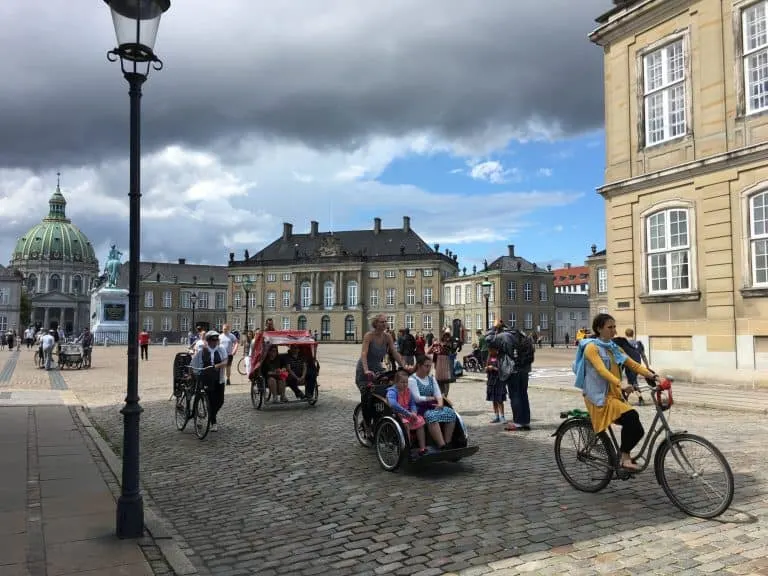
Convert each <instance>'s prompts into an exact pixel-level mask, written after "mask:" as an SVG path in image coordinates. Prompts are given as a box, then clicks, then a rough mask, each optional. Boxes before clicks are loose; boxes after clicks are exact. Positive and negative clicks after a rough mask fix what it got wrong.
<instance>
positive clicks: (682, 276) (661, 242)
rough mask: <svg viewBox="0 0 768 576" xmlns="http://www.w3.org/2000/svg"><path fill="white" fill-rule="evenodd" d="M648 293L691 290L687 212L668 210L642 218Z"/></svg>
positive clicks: (683, 210) (680, 209) (677, 209)
mask: <svg viewBox="0 0 768 576" xmlns="http://www.w3.org/2000/svg"><path fill="white" fill-rule="evenodd" d="M646 234H647V237H648V239H647V250H648V261H647V266H648V292H649V293H651V294H659V293H664V292H685V291H688V290H690V289H691V266H690V262H691V245H690V234H689V227H688V210H686V209H683V208H670V209H667V210H662V211H661V212H656V213H654V214H651V215H650V216H648V217H647V218H646Z"/></svg>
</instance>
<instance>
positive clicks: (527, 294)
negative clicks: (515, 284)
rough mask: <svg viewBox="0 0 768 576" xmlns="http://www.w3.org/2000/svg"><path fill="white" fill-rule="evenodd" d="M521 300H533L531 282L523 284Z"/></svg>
mask: <svg viewBox="0 0 768 576" xmlns="http://www.w3.org/2000/svg"><path fill="white" fill-rule="evenodd" d="M523 298H525V301H526V302H530V301H531V300H533V282H526V283H525V284H523Z"/></svg>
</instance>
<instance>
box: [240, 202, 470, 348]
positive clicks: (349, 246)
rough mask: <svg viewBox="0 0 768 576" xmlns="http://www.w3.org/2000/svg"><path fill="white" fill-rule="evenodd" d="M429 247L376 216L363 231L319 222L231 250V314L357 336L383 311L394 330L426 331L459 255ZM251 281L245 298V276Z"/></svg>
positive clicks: (340, 337)
mask: <svg viewBox="0 0 768 576" xmlns="http://www.w3.org/2000/svg"><path fill="white" fill-rule="evenodd" d="M439 248H440V247H439V245H435V246H434V247H430V246H429V245H427V243H426V242H424V240H422V239H421V237H420V236H419V235H418V234H417V233H416V232H415V231H414V230H413V229H412V228H411V222H410V218H409V217H407V216H406V217H404V218H403V224H402V227H399V228H391V229H389V228H383V227H382V222H381V219H379V218H375V219H374V223H373V227H372V228H371V229H369V230H348V231H339V232H321V231H320V230H319V224H318V223H317V222H314V221H313V222H311V224H310V231H309V232H308V233H305V234H296V233H294V231H293V225H292V224H289V223H286V224H284V225H283V235H282V236H281V237H280V238H278V239H277V240H275V241H274V242H272V243H271V244H269V245H268V246H267V247H265V248H264V249H263V250H261V251H259V252H257V253H256V254H254V255H253V256H248V253H247V252H246V256H245V258H243V260H236V259H235V255H234V254H230V260H229V270H228V273H229V296H230V300H229V317H230V318H231V319H232V324H233V327H234V328H235V329H239V330H242V329H243V328H244V327H245V325H246V324H245V316H246V303H247V310H248V323H249V325H250V327H252V328H254V327H263V326H264V325H265V322H266V320H267V319H268V318H272V320H273V322H274V325H275V328H276V329H278V330H280V329H301V330H310V331H313V332H314V331H317V333H318V337H319V338H321V339H322V340H326V341H336V342H339V341H356V340H359V339H360V338H362V335H363V334H364V333H365V332H366V331H367V330H368V329H369V319H370V318H371V317H372V316H373V315H375V314H379V313H381V314H385V315H386V317H387V322H388V324H389V326H390V328H392V329H400V328H410V329H411V330H413V331H425V332H426V331H430V330H436V329H437V328H439V327H440V326H441V324H442V322H443V308H442V301H441V288H442V285H443V284H442V282H443V279H444V278H447V277H449V276H454V275H455V274H456V271H457V264H456V260H457V257H456V256H454V255H451V254H450V253H449V252H448V251H446V253H445V254H441V253H440V252H439ZM246 279H250V281H251V283H252V287H251V289H250V290H249V292H248V297H247V298H246V290H245V283H244V280H246Z"/></svg>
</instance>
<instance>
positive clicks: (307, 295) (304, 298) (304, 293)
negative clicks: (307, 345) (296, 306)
mask: <svg viewBox="0 0 768 576" xmlns="http://www.w3.org/2000/svg"><path fill="white" fill-rule="evenodd" d="M310 306H312V284H310V283H309V282H302V283H301V307H302V308H303V309H304V310H307V309H308V308H309V307H310ZM302 330H304V328H302Z"/></svg>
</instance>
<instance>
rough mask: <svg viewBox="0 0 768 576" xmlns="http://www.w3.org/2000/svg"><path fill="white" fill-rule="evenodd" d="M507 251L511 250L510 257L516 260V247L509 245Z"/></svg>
mask: <svg viewBox="0 0 768 576" xmlns="http://www.w3.org/2000/svg"><path fill="white" fill-rule="evenodd" d="M507 250H509V257H510V258H514V257H515V245H514V244H509V245H507Z"/></svg>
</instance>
